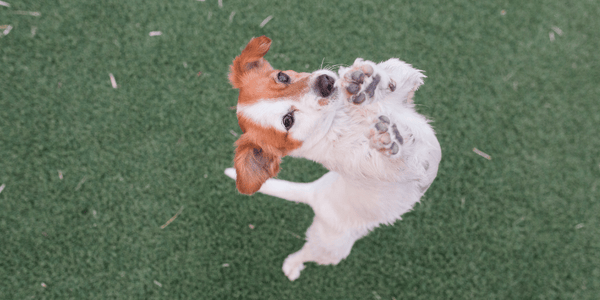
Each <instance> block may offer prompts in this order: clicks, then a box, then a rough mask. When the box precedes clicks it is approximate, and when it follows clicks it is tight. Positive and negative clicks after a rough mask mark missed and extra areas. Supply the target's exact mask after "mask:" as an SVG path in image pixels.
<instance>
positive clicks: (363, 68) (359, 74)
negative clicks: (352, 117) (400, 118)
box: [344, 62, 396, 105]
mask: <svg viewBox="0 0 600 300" xmlns="http://www.w3.org/2000/svg"><path fill="white" fill-rule="evenodd" d="M388 80H389V83H388ZM382 81H384V82H385V85H387V87H388V89H389V90H390V91H392V92H393V91H394V90H396V83H395V82H393V81H392V80H391V79H388V78H387V76H385V79H384V80H382V76H381V74H379V73H375V70H374V68H373V66H371V65H370V64H368V63H356V62H355V64H354V66H353V67H352V68H351V69H350V70H349V71H348V72H346V74H345V75H344V86H345V90H346V92H348V96H349V97H348V101H349V102H352V103H353V104H356V105H358V104H362V103H364V102H365V101H366V100H370V99H372V98H373V97H375V91H376V90H377V88H378V86H379V84H380V83H381V82H382Z"/></svg>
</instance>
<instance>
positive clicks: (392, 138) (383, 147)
mask: <svg viewBox="0 0 600 300" xmlns="http://www.w3.org/2000/svg"><path fill="white" fill-rule="evenodd" d="M369 138H370V145H371V147H372V148H375V149H376V150H377V151H379V152H382V153H384V154H386V155H388V156H392V155H396V154H398V153H399V152H400V146H401V145H402V144H404V139H403V138H402V135H401V134H400V131H399V130H398V126H396V124H392V122H391V121H390V118H388V117H387V116H383V115H381V116H379V118H377V119H376V120H375V123H374V124H373V129H372V130H371V132H370V134H369Z"/></svg>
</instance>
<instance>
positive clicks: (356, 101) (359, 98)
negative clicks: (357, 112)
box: [352, 93, 366, 104]
mask: <svg viewBox="0 0 600 300" xmlns="http://www.w3.org/2000/svg"><path fill="white" fill-rule="evenodd" d="M365 99H366V97H365V94H364V93H360V94H358V95H356V96H353V97H352V103H354V104H361V103H363V102H365Z"/></svg>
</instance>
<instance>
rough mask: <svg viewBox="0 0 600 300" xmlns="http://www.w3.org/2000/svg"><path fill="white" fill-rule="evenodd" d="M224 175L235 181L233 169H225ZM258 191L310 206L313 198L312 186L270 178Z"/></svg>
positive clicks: (310, 184)
mask: <svg viewBox="0 0 600 300" xmlns="http://www.w3.org/2000/svg"><path fill="white" fill-rule="evenodd" d="M225 175H227V176H229V177H231V178H232V179H236V172H235V169H234V168H227V169H226V170H225ZM258 191H259V192H260V193H263V194H267V195H270V196H274V197H278V198H281V199H285V200H289V201H294V202H302V203H307V204H310V199H311V198H312V197H313V191H314V184H313V183H298V182H290V181H286V180H281V179H275V178H270V179H267V181H265V183H263V185H262V186H261V188H260V190H258Z"/></svg>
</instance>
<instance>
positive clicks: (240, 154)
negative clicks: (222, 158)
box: [234, 135, 281, 195]
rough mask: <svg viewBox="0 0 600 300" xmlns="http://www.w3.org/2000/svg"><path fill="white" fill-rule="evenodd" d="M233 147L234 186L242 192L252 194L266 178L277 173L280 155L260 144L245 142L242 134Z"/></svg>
mask: <svg viewBox="0 0 600 300" xmlns="http://www.w3.org/2000/svg"><path fill="white" fill-rule="evenodd" d="M237 144H238V147H237V148H236V149H235V160H234V165H235V172H236V173H237V178H236V187H237V189H238V191H239V192H240V193H242V194H246V195H252V194H254V193H256V191H258V190H259V189H260V187H261V186H262V185H263V183H265V181H267V179H269V178H271V177H274V176H275V175H277V173H279V163H280V162H281V157H279V156H278V155H276V154H274V153H270V152H269V151H268V150H264V149H263V148H261V147H260V146H258V145H256V144H254V143H252V142H249V141H248V142H247V141H245V139H244V135H242V137H241V138H240V140H238V142H237Z"/></svg>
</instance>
